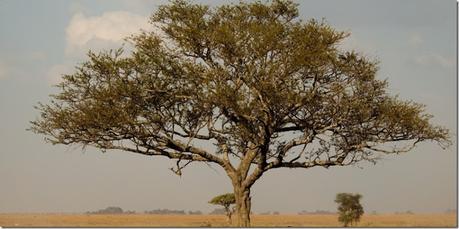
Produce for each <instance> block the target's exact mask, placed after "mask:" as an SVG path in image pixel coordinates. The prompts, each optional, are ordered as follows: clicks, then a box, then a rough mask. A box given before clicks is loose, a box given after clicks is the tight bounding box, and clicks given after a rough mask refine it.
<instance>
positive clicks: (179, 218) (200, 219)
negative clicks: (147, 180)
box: [0, 214, 457, 227]
mask: <svg viewBox="0 0 459 229" xmlns="http://www.w3.org/2000/svg"><path fill="white" fill-rule="evenodd" d="M0 226H3V227H30V226H34V227H222V226H223V227H226V226H228V225H227V223H226V218H225V216H223V215H145V214H132V215H86V214H0ZM252 226H254V227H339V226H341V225H340V224H339V222H338V216H337V215H253V216H252ZM357 226H358V227H457V216H456V214H378V215H363V217H362V220H361V221H360V223H359V224H358V225H357Z"/></svg>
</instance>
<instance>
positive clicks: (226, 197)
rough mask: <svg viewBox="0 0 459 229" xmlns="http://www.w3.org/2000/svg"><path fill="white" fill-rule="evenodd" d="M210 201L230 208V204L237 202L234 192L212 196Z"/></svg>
mask: <svg viewBox="0 0 459 229" xmlns="http://www.w3.org/2000/svg"><path fill="white" fill-rule="evenodd" d="M209 203H210V204H215V205H221V206H223V207H225V208H228V207H229V206H230V205H232V204H235V203H236V198H235V197H234V193H226V194H222V195H219V196H216V197H214V198H212V200H210V201H209Z"/></svg>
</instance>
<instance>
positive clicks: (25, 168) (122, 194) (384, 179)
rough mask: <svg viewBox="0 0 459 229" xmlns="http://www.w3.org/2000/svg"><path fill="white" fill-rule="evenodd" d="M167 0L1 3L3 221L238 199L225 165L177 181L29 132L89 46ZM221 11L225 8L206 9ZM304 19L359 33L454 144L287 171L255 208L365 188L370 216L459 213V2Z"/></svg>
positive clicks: (200, 168)
mask: <svg viewBox="0 0 459 229" xmlns="http://www.w3.org/2000/svg"><path fill="white" fill-rule="evenodd" d="M164 2H166V1H141V0H111V1H108V0H96V1H89V0H86V1H61V0H46V1H45V0H40V1H26V0H0V145H1V147H0V182H1V187H0V213H1V212H84V211H87V210H97V209H101V208H105V207H107V206H120V207H122V208H124V209H129V210H136V211H143V210H150V209H157V208H169V209H187V210H201V211H205V212H208V211H211V210H212V209H213V208H214V206H211V205H209V204H207V201H208V200H209V199H210V198H211V197H213V196H215V195H216V194H220V193H224V192H228V191H231V185H230V182H229V180H228V178H227V177H226V175H225V174H224V172H223V171H222V170H220V169H218V168H217V169H216V171H215V170H213V169H211V168H209V167H207V166H206V165H198V164H197V163H196V164H194V165H191V166H190V167H189V168H187V169H186V170H185V171H184V172H185V173H184V175H183V176H182V177H181V178H180V177H178V176H176V175H174V174H173V173H172V172H171V171H170V170H169V168H170V167H172V165H173V164H174V163H173V162H172V161H169V160H167V159H163V158H156V157H155V158H151V157H144V156H140V155H133V154H129V153H124V152H111V151H109V152H107V153H105V154H103V153H101V152H100V151H98V150H96V149H93V148H87V149H86V150H85V151H84V152H82V150H81V149H80V148H77V147H71V148H69V147H64V146H52V145H50V144H46V143H45V142H44V141H43V137H42V136H39V135H35V134H33V133H31V132H28V131H26V130H25V129H26V128H28V126H29V123H28V122H29V121H30V120H33V119H35V118H36V117H37V115H38V113H37V112H36V111H35V110H34V109H33V106H34V105H36V104H37V102H39V101H42V102H46V101H48V95H49V94H51V93H53V92H55V89H54V88H52V87H51V85H52V84H53V83H55V82H57V81H58V80H59V75H60V74H62V73H66V72H71V71H72V68H73V66H75V65H76V64H77V63H80V62H81V61H83V60H84V59H85V56H84V53H86V52H87V51H88V50H89V49H93V50H101V49H106V48H117V47H119V45H120V44H121V43H122V41H121V40H120V38H121V37H123V36H126V35H129V33H132V32H135V31H138V28H139V27H142V28H144V27H145V26H148V25H146V20H147V17H148V16H149V15H150V13H151V12H152V11H154V10H155V8H156V6H157V5H159V4H161V3H164ZM199 2H204V3H212V4H213V5H218V4H221V3H222V2H223V1H199ZM299 3H300V6H299V8H300V15H301V17H302V18H304V19H309V18H312V17H313V18H317V19H321V18H326V20H327V21H328V22H329V23H330V24H331V25H332V26H334V27H336V28H338V29H341V30H346V31H349V32H351V33H352V35H351V37H350V38H349V39H348V40H347V41H346V42H345V44H343V48H348V49H349V48H352V49H356V50H358V51H361V52H362V53H365V54H366V55H368V56H370V57H374V58H378V59H379V60H380V61H381V65H380V67H381V69H380V72H379V75H378V76H379V77H380V78H381V79H385V78H387V79H388V81H389V88H390V91H391V92H392V93H394V94H399V96H400V97H401V98H403V99H411V100H414V101H417V102H420V103H423V104H426V105H427V111H428V112H429V113H431V114H433V115H434V119H433V122H434V123H436V124H438V125H443V126H446V127H448V128H449V129H450V130H451V132H452V136H453V139H454V140H453V142H454V144H453V146H452V147H451V148H449V149H448V150H445V151H442V150H441V149H440V147H438V146H436V145H435V144H431V143H424V144H420V145H419V146H418V147H417V148H416V149H415V150H413V151H412V152H409V153H407V154H403V155H399V156H390V157H387V158H386V159H384V160H382V161H380V162H379V163H378V164H377V165H375V166H373V165H372V164H366V163H363V164H361V165H360V167H362V168H358V167H348V168H332V169H329V170H326V169H323V168H315V169H310V170H302V169H299V170H289V169H281V170H278V171H273V172H269V173H267V174H266V175H265V176H264V177H263V178H261V180H259V181H258V182H257V183H256V184H255V185H254V187H253V190H252V195H253V198H252V200H253V203H252V206H253V210H254V211H255V212H263V211H273V210H277V211H281V212H284V213H296V212H298V211H301V210H309V211H312V210H316V209H322V210H335V209H336V205H335V203H334V202H333V199H334V196H335V194H336V193H338V192H359V193H362V194H363V196H364V197H363V204H364V207H365V209H366V211H367V212H371V211H373V210H375V211H379V212H388V211H406V210H412V211H419V212H438V211H444V210H446V209H450V208H455V207H456V202H457V196H456V185H457V184H456V182H457V176H456V166H457V164H456V163H457V157H456V152H457V149H456V146H457V144H456V140H455V139H456V134H457V133H456V125H457V120H456V115H457V101H456V93H457V78H456V77H457V76H456V63H457V61H456V33H457V31H456V9H457V8H456V2H455V1H453V0H440V1H439V0H430V1H426V0H404V1H395V0H391V1H374V0H370V1H369V0H314V1H313V0H310V1H301V2H299Z"/></svg>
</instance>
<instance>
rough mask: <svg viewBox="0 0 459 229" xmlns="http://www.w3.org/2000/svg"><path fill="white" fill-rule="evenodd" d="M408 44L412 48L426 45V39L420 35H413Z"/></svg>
mask: <svg viewBox="0 0 459 229" xmlns="http://www.w3.org/2000/svg"><path fill="white" fill-rule="evenodd" d="M408 43H409V44H410V45H412V46H419V45H421V44H422V43H424V39H422V37H421V36H420V35H419V34H412V35H411V36H410V38H409V40H408Z"/></svg>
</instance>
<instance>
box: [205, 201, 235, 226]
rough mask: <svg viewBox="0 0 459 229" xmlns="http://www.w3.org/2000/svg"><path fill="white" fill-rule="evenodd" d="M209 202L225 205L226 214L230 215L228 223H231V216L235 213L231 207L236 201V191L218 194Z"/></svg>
mask: <svg viewBox="0 0 459 229" xmlns="http://www.w3.org/2000/svg"><path fill="white" fill-rule="evenodd" d="M209 203H210V204H215V205H221V206H223V207H224V208H225V212H226V216H228V223H229V224H231V216H232V215H233V209H231V205H232V204H235V203H236V198H235V197H234V193H226V194H223V195H219V196H216V197H214V198H213V199H212V200H210V201H209Z"/></svg>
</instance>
